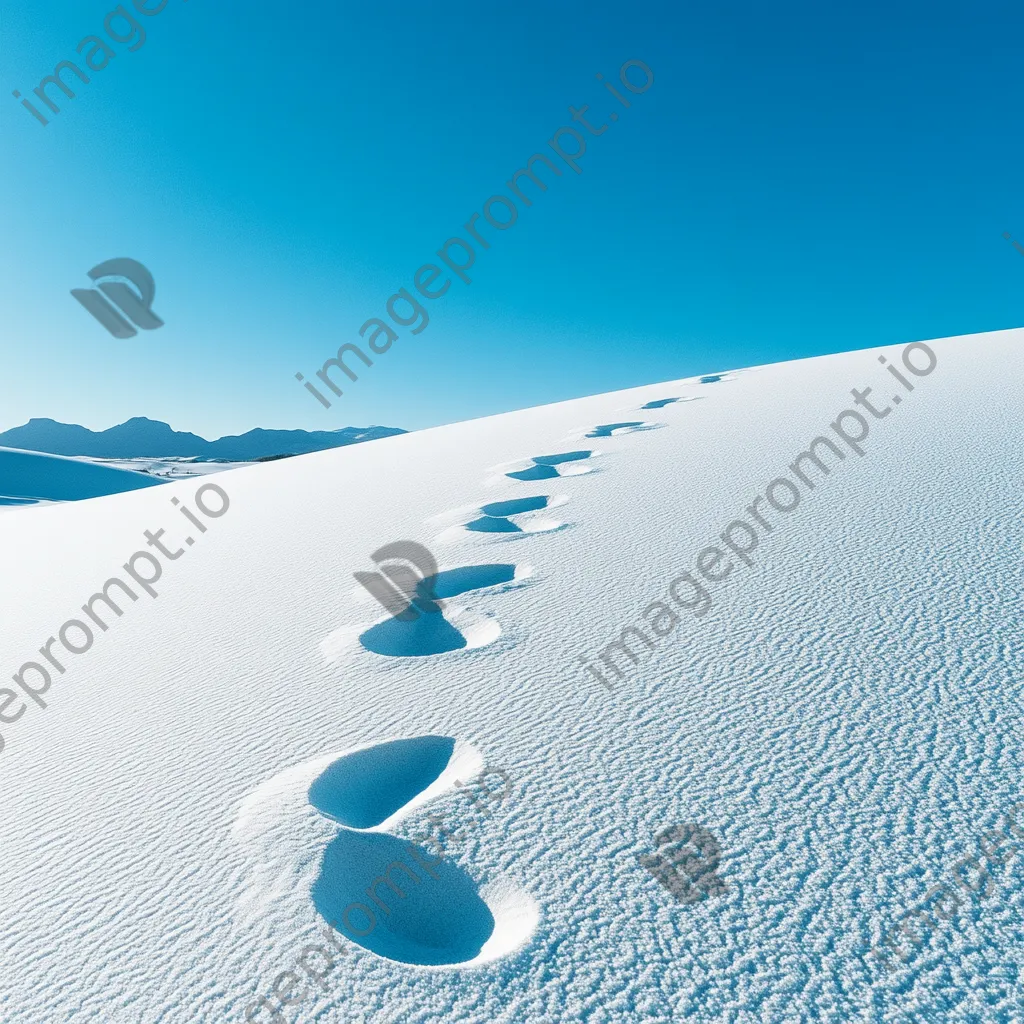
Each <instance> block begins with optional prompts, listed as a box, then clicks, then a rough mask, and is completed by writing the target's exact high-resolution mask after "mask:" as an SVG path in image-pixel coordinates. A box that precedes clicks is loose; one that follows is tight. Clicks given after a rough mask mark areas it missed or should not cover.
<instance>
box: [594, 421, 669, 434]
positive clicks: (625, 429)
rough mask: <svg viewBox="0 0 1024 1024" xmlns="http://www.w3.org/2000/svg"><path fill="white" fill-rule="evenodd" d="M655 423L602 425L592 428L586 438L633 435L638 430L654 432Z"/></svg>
mask: <svg viewBox="0 0 1024 1024" xmlns="http://www.w3.org/2000/svg"><path fill="white" fill-rule="evenodd" d="M656 427H657V424H656V423H645V422H644V421H643V420H628V421H627V422H625V423H603V424H601V425H600V426H597V427H594V429H593V430H591V431H590V433H588V434H587V437H617V436H618V435H619V434H634V433H636V432H637V431H640V430H654V429H655V428H656Z"/></svg>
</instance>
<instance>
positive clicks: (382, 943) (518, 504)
mask: <svg viewBox="0 0 1024 1024" xmlns="http://www.w3.org/2000/svg"><path fill="white" fill-rule="evenodd" d="M723 379H727V378H726V377H725V376H724V375H720V374H719V375H710V376H707V377H702V378H701V380H700V382H701V383H702V384H714V383H718V382H719V381H721V380H723ZM693 400H694V399H692V398H690V399H685V398H679V397H667V398H660V399H655V400H653V401H650V402H647V403H646V404H645V405H644V406H642V407H641V408H642V409H643V410H652V409H662V408H664V407H665V406H667V405H671V404H673V403H676V402H680V401H693ZM659 425H660V424H654V423H648V422H645V421H643V420H628V421H623V422H617V423H605V424H598V425H596V426H594V427H593V428H592V429H591V430H590V431H588V432H587V433H586V435H585V436H586V437H587V438H608V437H615V436H619V435H621V434H626V433H636V432H641V431H645V430H653V429H655V428H656V427H658V426H659ZM599 454H600V453H599V452H597V451H594V450H592V449H581V450H576V451H567V452H557V453H554V454H548V455H536V456H532V457H530V458H527V459H523V460H520V461H519V463H513V464H510V465H509V466H506V467H502V470H503V472H502V476H503V477H504V478H505V479H507V480H509V481H513V482H514V483H515V484H516V485H522V484H531V483H535V482H539V481H546V480H553V479H555V478H559V477H569V476H581V475H584V474H587V473H591V472H593V471H594V469H595V467H594V466H593V461H594V459H595V458H596V457H597V456H598V455H599ZM568 500H569V499H568V498H567V497H564V496H555V495H550V494H531V495H527V496H524V497H518V498H517V497H512V498H508V499H505V500H499V501H491V502H487V503H484V504H481V505H479V506H475V507H472V508H471V510H469V512H468V515H467V514H463V515H462V518H463V520H464V522H463V523H462V524H461V526H458V527H456V528H454V529H455V532H454V534H453V532H452V530H449V531H446V534H445V535H443V536H446V537H447V538H449V539H450V538H452V537H453V536H454V537H455V538H456V539H457V538H458V537H459V536H462V537H467V536H468V535H472V534H483V535H488V539H489V540H490V541H492V542H495V543H498V542H502V541H508V540H513V539H518V538H524V537H530V536H536V535H539V534H544V533H549V532H553V531H555V530H559V529H562V528H563V527H565V526H566V524H565V523H562V522H560V521H558V520H552V519H550V518H545V513H548V512H549V511H550V510H551V509H553V508H557V507H559V506H560V505H564V504H565V503H566V502H568ZM531 575H532V568H531V567H530V566H529V565H525V564H522V563H512V562H493V563H487V564H479V565H465V566H461V567H458V568H451V569H444V570H441V571H439V572H437V573H436V574H435V575H434V576H431V577H428V578H427V579H425V580H423V581H421V583H420V585H419V590H418V593H417V600H418V599H420V598H424V599H426V600H427V601H429V600H430V597H431V596H434V597H436V598H438V599H440V600H441V601H443V602H444V607H443V611H442V612H441V613H440V614H438V613H436V612H435V613H433V614H423V615H420V616H419V617H417V618H415V619H413V620H411V621H403V620H399V619H396V618H394V617H392V616H388V617H386V618H384V619H382V620H379V621H377V622H376V623H374V624H373V625H372V626H370V627H369V628H368V629H366V630H365V631H364V632H362V633H361V634H359V637H358V642H359V643H360V644H361V645H362V647H363V648H364V649H365V650H366V651H368V652H371V653H372V654H374V655H379V656H383V657H389V658H435V657H438V656H441V655H446V654H451V653H453V652H456V651H460V650H468V649H473V648H477V647H482V646H484V645H486V644H489V643H491V642H493V641H494V640H496V639H497V638H498V636H500V635H501V627H500V626H499V625H498V623H497V621H496V620H495V619H493V618H490V617H487V616H483V615H480V614H479V613H475V612H474V611H473V610H472V609H471V608H469V607H467V606H465V605H463V604H461V603H460V602H459V601H458V599H460V598H464V597H471V598H479V597H482V596H483V595H488V596H500V595H506V594H510V593H512V592H514V591H516V590H518V589H520V588H521V587H523V586H527V585H529V584H528V580H529V577H530V576H531ZM462 747H463V750H462V754H461V755H459V756H460V757H461V763H462V764H463V765H465V762H466V755H465V750H466V749H470V750H473V753H474V754H476V752H475V749H474V748H472V747H471V746H469V745H467V744H463V745H462ZM456 748H457V744H456V741H455V740H454V739H452V738H450V737H438V736H419V737H413V738H409V739H399V740H392V741H389V742H385V743H379V744H376V745H374V746H370V747H367V748H363V749H361V750H357V751H355V752H353V753H349V754H346V755H343V756H341V757H339V758H337V759H336V760H334V761H332V762H331V764H330V765H329V766H328V767H327V768H326V769H325V770H323V771H321V772H320V774H318V775H317V777H316V778H315V780H314V781H313V783H312V785H310V787H309V790H308V800H309V804H310V805H311V806H312V807H313V808H315V809H316V810H317V811H318V812H319V813H320V814H321V815H323V816H324V817H326V818H328V819H330V820H332V821H333V822H334V823H335V824H336V825H337V826H338V832H337V835H336V837H335V838H334V839H333V840H331V841H330V842H329V843H328V845H327V847H326V849H325V851H324V854H323V857H322V860H321V864H320V872H319V875H318V877H317V879H316V881H315V883H314V884H313V887H312V891H311V896H312V900H313V904H314V906H315V907H316V910H317V912H318V913H319V914H320V915H321V916H322V917H323V919H324V920H325V921H328V922H333V923H334V924H335V926H336V927H339V928H340V929H341V931H342V932H343V933H344V934H345V935H346V936H347V937H348V938H349V939H351V940H352V941H353V942H354V943H356V944H357V945H359V946H362V947H363V948H364V949H367V950H369V951H370V952H371V953H373V954H376V955H377V956H380V957H383V958H386V959H389V960H394V961H398V962H401V963H406V964H412V965H421V966H432V967H440V966H446V965H447V966H452V965H456V964H466V963H469V962H471V961H479V960H481V959H487V958H488V957H487V956H486V955H484V954H485V953H486V952H487V951H488V950H490V954H491V956H492V957H493V956H501V955H505V954H506V953H508V952H511V951H512V949H514V948H515V947H516V946H517V945H518V944H520V943H521V942H522V941H525V939H526V938H527V937H528V933H529V931H531V930H532V927H533V925H532V924H531V925H530V927H529V928H528V929H526V930H525V931H524V929H523V926H522V923H523V921H524V920H527V919H530V913H529V912H524V908H527V911H528V908H529V906H530V904H531V901H530V899H529V897H528V896H526V895H525V894H524V893H521V891H519V890H518V889H517V887H516V886H515V884H514V883H510V882H507V883H505V886H504V890H503V892H504V894H505V895H504V897H503V898H502V899H499V900H492V902H491V903H489V902H488V900H487V899H486V898H485V896H484V894H483V892H484V889H482V887H481V886H478V884H477V883H476V882H475V881H474V880H473V878H472V876H471V875H470V874H469V873H468V872H466V871H465V870H464V869H462V868H461V867H458V866H457V865H456V864H454V863H453V862H452V861H451V860H448V859H444V860H441V861H438V860H437V859H436V858H435V857H434V856H433V855H432V854H431V853H430V852H428V851H427V850H426V848H425V847H423V846H421V845H418V844H414V843H409V842H407V841H404V840H400V839H398V838H396V837H395V836H393V835H391V834H390V833H389V832H387V831H384V828H385V827H386V826H388V825H389V824H393V823H395V822H397V820H398V819H399V818H400V817H401V816H403V815H404V814H406V813H410V812H412V811H413V810H418V808H419V807H420V806H421V805H422V804H424V803H426V802H429V801H430V800H432V799H435V798H436V797H437V796H439V795H440V794H441V793H443V792H444V791H446V790H447V789H450V787H451V786H452V785H453V784H454V785H459V786H461V783H459V782H454V783H453V780H454V775H453V766H454V765H455V764H456V760H458V758H457V757H456ZM476 756H477V764H479V762H480V759H479V755H476ZM428 865H429V870H428V867H427V866H428ZM428 878H429V880H430V881H429V884H422V885H421V884H420V882H425V881H426V880H427V879H428ZM382 885H387V887H388V891H401V892H403V893H404V895H403V896H402V897H401V899H391V900H390V901H389V906H388V911H387V913H386V914H384V913H380V914H377V915H376V918H375V920H376V923H375V925H374V927H372V928H369V929H367V928H366V927H365V922H361V920H360V919H358V918H356V920H354V921H353V912H352V909H351V908H353V907H366V906H367V900H368V899H376V897H377V896H379V892H378V890H379V889H380V887H381V886H382ZM405 890H409V892H405ZM509 892H512V893H513V894H514V895H513V897H512V898H511V899H510V898H509V895H508V894H509ZM406 897H409V898H406ZM413 897H414V898H413ZM376 901H377V902H378V903H379V902H380V900H379V899H378V900H376ZM368 909H369V908H368ZM534 920H535V919H534Z"/></svg>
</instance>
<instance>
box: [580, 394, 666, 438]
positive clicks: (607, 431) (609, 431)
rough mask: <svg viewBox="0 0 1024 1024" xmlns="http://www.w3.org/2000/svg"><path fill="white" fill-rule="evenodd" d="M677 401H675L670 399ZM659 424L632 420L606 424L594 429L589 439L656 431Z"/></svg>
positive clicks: (588, 435)
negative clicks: (639, 431)
mask: <svg viewBox="0 0 1024 1024" xmlns="http://www.w3.org/2000/svg"><path fill="white" fill-rule="evenodd" d="M670 401H675V399H670ZM656 426H657V424H654V423H645V422H644V421H643V420H630V421H629V422H627V423H605V424H604V425H603V426H599V427H594V429H593V430H592V431H590V433H589V434H587V437H611V436H612V435H618V434H633V433H635V432H636V431H638V430H654V429H655V427H656Z"/></svg>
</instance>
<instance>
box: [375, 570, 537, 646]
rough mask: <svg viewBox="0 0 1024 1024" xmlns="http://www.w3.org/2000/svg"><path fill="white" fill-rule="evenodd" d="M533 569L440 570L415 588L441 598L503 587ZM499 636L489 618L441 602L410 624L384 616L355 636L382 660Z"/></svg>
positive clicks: (481, 642)
mask: <svg viewBox="0 0 1024 1024" xmlns="http://www.w3.org/2000/svg"><path fill="white" fill-rule="evenodd" d="M532 573H533V569H532V567H531V566H528V565H518V566H517V565H512V564H507V563H506V564H499V563H495V564H491V565H467V566H463V567H462V568H459V569H446V570H444V571H442V572H439V573H437V574H436V575H434V576H428V577H427V578H426V579H424V580H421V581H420V584H419V587H418V588H417V590H418V591H422V592H423V593H424V594H431V593H432V594H433V595H434V596H436V597H438V598H440V599H441V600H442V601H443V600H445V599H447V598H452V597H460V596H461V595H463V594H468V593H470V592H473V591H479V590H489V589H492V588H494V587H503V590H501V591H499V593H504V592H505V591H507V590H509V589H512V588H511V587H510V586H509V585H510V584H513V583H519V582H521V581H522V580H525V579H527V578H528V577H529V576H531V575H532ZM499 636H501V627H500V626H499V625H498V623H497V622H496V621H495V620H494V619H492V618H487V617H484V616H480V615H477V614H474V613H472V612H468V611H467V610H466V609H464V608H461V607H452V606H450V605H449V606H446V607H445V609H444V610H443V611H442V612H440V613H438V612H434V613H432V614H426V615H420V616H419V617H418V618H416V619H413V620H412V621H410V622H403V621H401V620H400V619H395V618H392V617H391V616H388V617H387V618H386V619H384V620H382V621H381V622H378V623H377V624H376V625H375V626H371V627H370V628H369V629H368V630H366V631H365V632H364V633H363V634H362V635H361V636H360V637H359V642H360V643H361V644H362V645H363V647H364V648H365V649H366V650H368V651H372V652H373V653H374V654H380V655H383V656H384V657H388V658H425V657H429V656H431V655H434V654H447V653H449V652H451V651H459V650H463V649H472V648H476V647H483V646H485V645H486V644H489V643H493V642H494V641H495V640H497V639H498V637H499Z"/></svg>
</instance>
